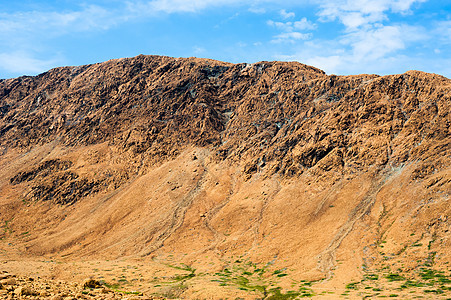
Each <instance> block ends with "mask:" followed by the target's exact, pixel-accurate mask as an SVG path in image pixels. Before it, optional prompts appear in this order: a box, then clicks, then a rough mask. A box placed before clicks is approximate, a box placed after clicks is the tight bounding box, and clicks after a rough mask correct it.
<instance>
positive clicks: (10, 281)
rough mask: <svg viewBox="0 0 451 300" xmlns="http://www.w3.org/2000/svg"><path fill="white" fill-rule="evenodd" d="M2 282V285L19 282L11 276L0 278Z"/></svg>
mask: <svg viewBox="0 0 451 300" xmlns="http://www.w3.org/2000/svg"><path fill="white" fill-rule="evenodd" d="M0 284H2V285H15V284H17V280H16V279H15V278H13V277H9V278H7V279H3V280H0Z"/></svg>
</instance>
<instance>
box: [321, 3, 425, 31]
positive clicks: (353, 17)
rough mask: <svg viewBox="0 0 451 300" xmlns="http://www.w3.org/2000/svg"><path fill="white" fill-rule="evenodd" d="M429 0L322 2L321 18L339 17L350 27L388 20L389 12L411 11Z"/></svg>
mask: <svg viewBox="0 0 451 300" xmlns="http://www.w3.org/2000/svg"><path fill="white" fill-rule="evenodd" d="M425 1H427V0H336V1H327V2H326V3H324V2H320V3H321V5H320V7H321V11H320V12H319V14H318V15H319V16H320V18H321V19H322V20H323V21H324V22H327V21H334V20H336V19H338V20H339V21H340V22H341V23H343V25H345V26H346V27H347V28H348V29H351V30H352V29H356V28H358V27H360V26H364V25H366V24H371V23H376V22H382V21H384V20H387V12H389V11H391V12H395V13H403V14H406V13H409V10H410V7H411V6H412V5H413V4H414V3H416V2H417V3H420V2H425Z"/></svg>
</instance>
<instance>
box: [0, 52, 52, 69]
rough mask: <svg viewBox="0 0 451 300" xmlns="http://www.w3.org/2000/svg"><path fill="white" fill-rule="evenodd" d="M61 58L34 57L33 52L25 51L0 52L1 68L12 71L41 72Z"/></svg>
mask: <svg viewBox="0 0 451 300" xmlns="http://www.w3.org/2000/svg"><path fill="white" fill-rule="evenodd" d="M60 62H61V61H60V60H59V59H57V58H56V59H50V60H43V59H38V58H35V57H33V55H32V54H30V53H26V52H23V51H19V52H12V53H0V70H4V71H7V72H12V73H22V74H30V73H40V72H43V71H46V70H48V69H50V68H51V67H52V66H54V65H55V64H57V63H60Z"/></svg>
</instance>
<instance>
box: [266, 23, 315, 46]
mask: <svg viewBox="0 0 451 300" xmlns="http://www.w3.org/2000/svg"><path fill="white" fill-rule="evenodd" d="M266 24H267V25H268V26H270V27H274V28H276V29H278V30H279V31H281V33H279V34H277V35H275V36H274V37H273V39H272V40H271V42H272V43H282V42H290V43H294V42H296V41H297V40H307V39H310V38H311V37H312V36H313V35H312V33H303V32H299V31H305V30H313V29H315V28H316V25H315V24H313V23H312V22H310V21H308V20H307V18H305V17H304V18H302V19H301V20H299V21H295V22H275V21H273V20H268V21H267V22H266Z"/></svg>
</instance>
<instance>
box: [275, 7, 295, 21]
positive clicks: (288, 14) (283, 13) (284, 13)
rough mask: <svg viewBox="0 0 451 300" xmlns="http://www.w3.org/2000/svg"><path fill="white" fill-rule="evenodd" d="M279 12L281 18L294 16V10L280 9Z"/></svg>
mask: <svg viewBox="0 0 451 300" xmlns="http://www.w3.org/2000/svg"><path fill="white" fill-rule="evenodd" d="M279 13H280V15H281V16H282V18H283V19H291V18H294V17H295V16H296V14H295V13H294V12H287V11H286V10H285V9H282V10H281V11H280V12H279Z"/></svg>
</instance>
